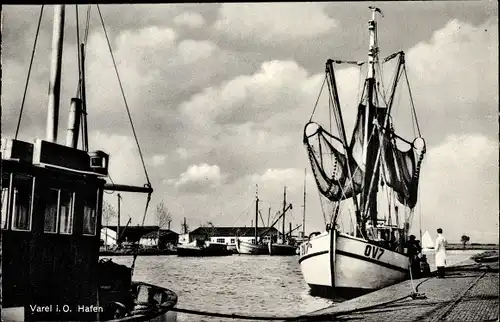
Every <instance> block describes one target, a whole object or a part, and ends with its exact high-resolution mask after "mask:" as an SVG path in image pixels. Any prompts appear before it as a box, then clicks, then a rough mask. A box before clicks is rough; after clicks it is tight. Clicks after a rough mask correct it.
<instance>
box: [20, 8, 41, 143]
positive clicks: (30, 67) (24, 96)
mask: <svg viewBox="0 0 500 322" xmlns="http://www.w3.org/2000/svg"><path fill="white" fill-rule="evenodd" d="M43 6H44V5H42V7H41V8H40V15H39V17H38V25H37V27H36V34H35V40H34V42H33V50H32V51H31V58H30V66H29V68H28V76H26V85H25V87H24V93H23V100H22V101H21V110H20V111H19V118H18V120H17V127H16V135H15V136H14V139H17V135H18V134H19V128H20V127H21V119H22V118H23V110H24V102H25V101H26V94H27V93H28V86H29V83H30V75H31V69H32V67H33V59H34V58H35V51H36V44H37V41H38V35H39V34H40V26H41V24H42V15H43Z"/></svg>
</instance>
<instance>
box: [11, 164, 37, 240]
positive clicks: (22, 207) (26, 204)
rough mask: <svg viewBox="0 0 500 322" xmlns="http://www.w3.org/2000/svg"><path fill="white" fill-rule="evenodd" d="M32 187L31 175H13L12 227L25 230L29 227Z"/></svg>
mask: <svg viewBox="0 0 500 322" xmlns="http://www.w3.org/2000/svg"><path fill="white" fill-rule="evenodd" d="M33 188H34V180H33V177H31V176H25V175H19V174H16V175H15V176H14V182H13V185H12V204H13V205H14V212H13V218H12V229H15V230H25V231H29V230H30V229H31V209H32V206H33Z"/></svg>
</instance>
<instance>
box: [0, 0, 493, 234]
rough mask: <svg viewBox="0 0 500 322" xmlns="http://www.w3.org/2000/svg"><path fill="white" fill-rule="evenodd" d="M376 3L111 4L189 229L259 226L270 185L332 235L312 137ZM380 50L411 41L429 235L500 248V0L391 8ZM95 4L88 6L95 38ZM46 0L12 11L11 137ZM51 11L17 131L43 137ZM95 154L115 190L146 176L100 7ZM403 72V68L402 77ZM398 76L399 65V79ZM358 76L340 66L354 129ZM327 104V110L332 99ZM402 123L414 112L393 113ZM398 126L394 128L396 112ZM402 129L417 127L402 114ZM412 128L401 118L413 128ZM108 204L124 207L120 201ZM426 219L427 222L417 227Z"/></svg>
mask: <svg viewBox="0 0 500 322" xmlns="http://www.w3.org/2000/svg"><path fill="white" fill-rule="evenodd" d="M369 5H370V3H368V2H360V3H354V2H346V3H341V2H336V3H286V4H273V3H257V4H242V3H235V4H215V3H211V4H154V5H101V6H100V8H101V12H102V14H103V18H104V21H105V23H106V28H107V31H108V35H109V37H110V40H111V46H112V48H113V53H114V55H115V59H116V62H117V65H118V69H119V73H120V75H121V78H122V82H123V86H124V90H125V95H126V97H127V101H128V104H129V106H130V109H131V113H132V118H133V119H134V124H135V126H136V130H137V133H138V136H139V140H140V143H141V148H142V150H143V152H144V154H145V159H146V164H147V168H148V171H149V176H150V178H151V182H152V185H153V188H154V189H155V192H154V194H153V199H152V205H151V207H150V212H149V214H148V217H147V220H146V223H148V224H154V215H153V212H154V207H155V205H156V204H157V203H158V202H160V201H161V200H163V201H164V202H165V204H166V205H167V206H168V208H169V210H170V212H171V213H172V215H173V223H172V228H173V229H174V230H177V231H179V230H180V223H181V221H182V218H183V217H186V218H187V221H188V224H189V225H190V227H191V228H195V227H197V226H198V225H200V224H203V223H206V222H207V221H211V222H213V223H214V224H215V225H247V226H249V225H250V223H251V220H252V219H253V212H254V207H253V206H254V198H255V190H256V185H258V191H259V197H260V199H261V201H262V202H261V203H260V207H261V209H262V214H263V217H264V220H265V221H267V214H268V210H269V208H271V217H273V216H274V214H275V213H276V212H277V211H278V210H279V209H280V208H281V206H282V197H283V187H284V186H285V185H286V187H287V190H288V201H289V202H291V203H292V204H293V206H294V208H293V210H292V212H291V219H292V221H293V225H294V226H295V225H297V224H300V223H301V220H302V219H301V217H302V208H301V207H302V203H303V202H302V194H303V180H304V169H305V168H307V171H308V176H307V206H306V209H307V216H306V217H307V219H306V233H310V232H312V231H318V230H323V229H324V220H323V215H322V212H321V208H320V203H319V197H318V193H317V190H316V187H315V183H314V180H313V178H312V177H311V174H310V168H309V162H308V159H307V156H306V150H305V148H304V147H303V145H302V131H303V127H304V125H305V123H306V122H307V121H308V119H309V116H310V115H311V112H312V109H313V106H314V103H315V100H316V98H317V96H318V92H319V90H320V87H321V83H322V81H323V78H324V63H325V61H326V59H328V58H338V59H347V60H365V59H366V55H367V48H368V37H367V28H366V27H367V21H368V19H369V17H370V11H369V10H368V6H369ZM377 6H379V7H381V8H382V10H383V12H384V17H383V18H380V20H379V44H380V48H381V56H382V57H385V56H387V55H389V54H391V53H393V52H396V51H399V50H404V51H405V52H406V53H407V68H408V76H409V80H410V84H411V87H412V94H413V97H414V102H415V106H416V109H417V114H418V117H419V120H420V127H421V131H422V135H423V136H424V138H425V139H426V142H427V146H428V149H427V150H428V153H427V154H426V158H425V160H424V166H423V170H422V179H421V190H420V201H421V206H419V207H417V211H416V212H417V213H420V214H421V222H422V229H423V230H424V231H425V230H426V229H428V230H429V231H430V232H431V234H432V235H434V232H435V229H436V228H437V227H442V228H443V229H444V231H445V235H447V236H448V239H449V240H450V241H452V242H458V241H459V238H460V236H461V235H462V234H463V233H465V234H467V235H469V236H471V242H495V241H498V209H499V205H498V199H499V196H498V191H499V188H498V143H497V142H498V117H497V109H498V20H497V16H498V5H497V2H496V1H468V2H453V1H439V2H427V1H426V2H391V3H385V2H377ZM66 9H67V10H66V27H67V29H66V33H65V42H64V46H65V51H64V58H63V80H64V82H63V85H62V97H61V116H60V122H59V130H60V132H59V142H60V143H63V142H64V139H65V129H66V125H67V112H68V109H69V100H70V97H72V96H73V95H74V94H75V91H76V85H77V83H76V82H77V64H76V59H77V58H76V51H75V44H76V22H75V7H74V6H67V8H66ZM86 9H87V6H83V5H82V6H79V16H80V19H81V21H80V32H81V33H83V30H84V22H83V19H84V18H85V13H86ZM39 12H40V7H39V6H5V7H4V8H3V10H2V14H3V18H2V22H3V25H2V28H3V29H2V97H1V103H2V136H6V137H9V136H10V137H12V136H13V134H14V133H15V128H16V123H17V118H18V114H19V110H20V106H21V101H22V96H23V90H24V86H25V79H26V75H27V71H28V66H29V61H30V55H31V50H32V46H33V41H34V38H35V31H36V27H37V21H38V15H39ZM51 20H52V6H45V8H44V13H43V19H42V24H41V29H40V35H39V41H38V45H37V49H36V55H35V59H34V64H33V66H34V67H33V70H32V76H31V80H30V86H29V89H28V93H27V97H26V103H25V113H24V115H23V119H22V123H21V131H20V135H19V138H20V139H22V140H27V141H33V139H34V138H35V137H42V138H43V137H44V136H45V133H44V129H45V117H46V106H47V89H48V75H49V48H50V41H51V32H52V26H51ZM86 67H87V98H88V103H87V107H88V110H89V131H90V133H89V137H90V145H91V149H92V150H97V149H101V150H104V151H106V152H108V153H109V154H110V155H111V161H110V162H111V163H110V165H111V178H112V180H113V181H114V182H115V183H125V184H135V185H142V184H144V183H145V182H146V179H145V176H144V172H143V170H142V167H141V165H140V160H139V156H138V153H137V148H136V146H135V143H134V140H133V136H132V130H131V128H130V125H129V123H128V119H127V115H126V112H125V106H124V103H123V99H122V97H121V93H120V89H119V85H118V82H117V78H116V76H115V74H114V70H113V65H112V60H111V56H110V54H109V51H108V47H107V44H106V41H105V37H104V34H103V31H102V27H101V25H100V21H99V16H98V14H97V9H96V7H95V6H93V7H92V10H91V21H90V30H89V38H88V46H87V62H86ZM388 71H389V72H390V69H389V70H388ZM389 74H390V73H389ZM359 80H360V74H359V69H358V68H357V67H352V66H346V67H342V68H340V69H339V70H338V83H339V87H340V94H341V102H345V103H343V105H344V107H345V108H346V110H347V112H346V113H347V114H348V115H352V116H347V122H348V123H349V124H348V128H349V127H352V124H351V123H352V119H353V117H354V116H353V115H354V114H353V113H355V106H356V100H357V97H356V95H357V87H358V84H359ZM323 108H324V106H323ZM395 113H396V114H397V115H398V116H401V117H404V116H405V115H406V116H408V115H409V114H408V113H409V110H408V109H407V108H406V107H404V108H401V109H398V108H397V107H395ZM395 122H396V129H398V128H397V124H398V123H397V122H398V120H397V119H396V120H395ZM403 124H406V123H404V122H403ZM404 128H406V126H403V130H404ZM123 196H124V200H123V206H122V209H123V212H124V215H123V216H122V224H125V223H126V220H127V218H128V216H131V217H132V223H133V224H134V225H135V224H138V223H140V220H141V217H142V211H143V208H144V206H145V200H146V198H145V196H137V195H129V194H123ZM106 199H107V200H108V201H109V202H111V203H113V204H116V194H112V195H107V196H106ZM419 222H420V221H419V219H418V217H416V219H415V220H414V223H413V227H414V229H415V230H416V231H417V232H418V229H419Z"/></svg>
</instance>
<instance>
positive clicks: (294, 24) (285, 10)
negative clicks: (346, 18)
mask: <svg viewBox="0 0 500 322" xmlns="http://www.w3.org/2000/svg"><path fill="white" fill-rule="evenodd" d="M324 7H325V4H322V3H259V4H257V3H255V4H229V3H224V4H222V6H221V7H220V9H219V17H218V19H217V21H216V22H215V23H214V29H215V30H216V31H218V32H221V33H224V34H225V35H226V36H228V37H230V38H235V39H238V40H242V39H251V40H252V41H257V42H263V43H268V42H269V41H273V42H280V41H290V40H295V41H300V39H302V38H308V37H316V36H319V35H322V34H325V33H327V32H329V31H330V30H331V29H332V28H333V27H335V26H336V25H337V23H336V22H335V20H333V19H332V18H330V17H329V16H328V15H326V13H325V12H324V11H323V9H324ZM301 22H303V23H301Z"/></svg>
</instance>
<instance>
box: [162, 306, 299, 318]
mask: <svg viewBox="0 0 500 322" xmlns="http://www.w3.org/2000/svg"><path fill="white" fill-rule="evenodd" d="M171 311H174V312H179V313H186V314H194V315H203V316H211V317H217V318H229V319H240V320H260V321H297V317H291V316H287V317H279V316H259V315H242V314H224V313H215V312H207V311H197V310H189V309H182V308H178V307H174V308H172V309H171Z"/></svg>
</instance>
